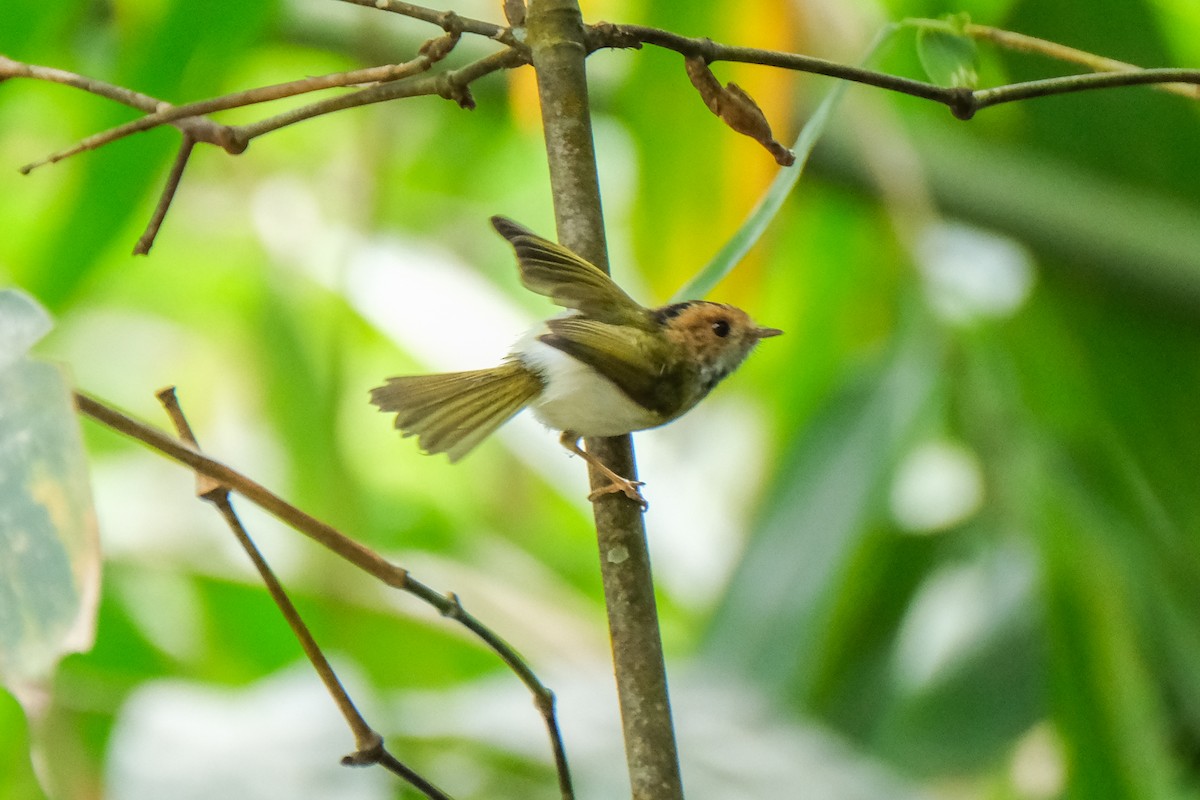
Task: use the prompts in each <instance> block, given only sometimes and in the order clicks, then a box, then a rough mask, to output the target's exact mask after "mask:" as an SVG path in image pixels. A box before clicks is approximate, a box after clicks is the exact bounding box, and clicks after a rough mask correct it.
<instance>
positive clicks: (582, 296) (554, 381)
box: [371, 217, 782, 509]
mask: <svg viewBox="0 0 1200 800" xmlns="http://www.w3.org/2000/svg"><path fill="white" fill-rule="evenodd" d="M492 225H493V226H494V227H495V228H496V230H497V231H498V232H499V233H500V235H501V236H503V237H504V238H505V239H507V240H508V241H509V243H511V244H512V246H513V249H514V250H516V254H517V265H518V267H519V268H520V271H521V283H522V284H523V285H524V286H525V288H527V289H529V290H530V291H532V292H536V293H538V294H540V295H545V296H546V297H549V298H550V299H551V300H553V301H554V302H555V303H556V304H557V305H560V306H562V307H563V308H568V309H573V310H572V311H570V312H568V313H567V314H565V315H563V316H559V317H554V318H552V319H549V320H547V321H546V322H545V323H543V324H542V325H540V326H538V327H537V328H535V329H534V330H532V331H530V332H529V333H527V334H525V335H524V336H523V337H522V338H521V339H520V340H518V341H517V343H516V345H515V346H514V347H513V349H512V352H510V353H509V354H508V356H507V357H506V358H505V359H504V362H503V363H501V364H500V365H499V366H497V367H492V368H491V369H480V370H472V371H469V372H449V373H443V374H439V375H405V376H400V377H396V378H388V379H387V383H386V384H385V385H383V386H379V387H376V388H375V389H372V390H371V402H372V403H374V404H375V405H377V406H378V407H379V409H380V410H381V411H389V412H390V411H394V412H396V427H397V428H398V429H399V430H400V431H401V432H402V433H403V434H404V435H405V436H416V437H417V439H418V442H419V443H420V446H421V449H422V451H424V452H426V453H446V454H447V455H448V456H449V457H450V460H451V461H457V460H458V459H460V458H462V457H463V456H464V455H466V454H467V453H468V452H469V451H470V450H471V449H472V448H473V447H475V445H477V444H479V443H480V442H481V441H482V440H483V439H484V438H485V437H486V436H488V434H490V433H492V431H494V430H496V428H498V427H500V426H501V425H503V424H504V423H505V422H507V421H508V420H509V419H510V418H511V417H512V416H513V415H515V414H516V413H517V412H518V411H520V410H521V409H523V408H525V407H526V406H529V407H531V408H532V409H533V414H534V416H535V417H536V418H537V419H538V420H539V421H541V422H542V423H543V424H544V425H546V426H547V427H548V428H552V429H554V430H557V431H561V432H562V437H561V439H560V441H561V443H562V445H563V447H565V448H567V449H568V450H570V451H571V452H573V453H575V454H577V455H579V456H581V457H582V458H584V459H585V460H587V461H588V462H589V463H591V464H593V465H594V466H595V467H596V468H597V469H599V470H600V471H601V472H602V473H604V475H605V476H607V477H608V478H609V479H610V480H611V481H612V485H611V486H609V487H605V488H603V489H600V490H597V491H596V492H593V493H592V495H591V499H595V497H596V496H598V495H600V494H604V493H607V492H623V493H624V494H625V495H626V496H627V497H629V499H631V500H633V501H634V502H636V503H638V504H639V505H641V506H642V508H643V509H644V508H645V507H646V501H645V499H644V498H643V497H642V494H641V492H640V491H638V486H641V485H643V484H642V483H641V482H640V481H631V480H629V479H627V478H624V477H622V476H620V475H618V474H617V473H616V472H614V471H613V470H611V469H609V468H608V467H607V466H606V465H604V464H603V463H601V462H600V461H599V459H597V458H595V457H594V456H592V455H590V454H589V453H588V452H587V451H585V450H583V449H581V448H580V447H579V440H580V438H582V437H585V436H620V435H623V434H626V433H631V432H633V431H640V430H645V429H647V428H655V427H658V426H659V425H663V424H665V423H667V422H670V421H671V420H673V419H676V418H677V417H679V416H681V415H682V414H684V413H685V412H687V411H689V410H690V409H691V408H692V407H693V406H695V405H696V403H698V402H700V401H701V400H702V399H704V396H705V395H707V394H708V393H709V391H711V390H712V388H713V387H714V386H716V385H717V384H718V383H719V382H720V381H721V379H722V378H724V377H725V376H726V375H728V374H729V373H731V372H733V370H734V369H736V368H737V366H738V365H739V364H741V363H742V360H743V359H745V358H746V356H747V355H748V354H749V353H750V351H751V350H752V349H753V348H754V346H755V345H756V344H758V340H759V339H765V338H767V337H768V336H778V335H779V334H780V333H782V331H780V330H777V329H775V328H763V327H760V326H758V325H756V324H754V322H753V321H752V320H751V319H750V317H749V316H748V315H747V314H746V312H744V311H742V310H741V309H738V308H734V307H733V306H727V305H723V304H721V303H710V302H707V301H704V300H690V301H687V302H683V303H672V304H671V305H667V306H662V307H660V308H646V307H644V306H642V305H640V304H639V303H637V302H636V301H635V300H633V298H631V297H630V296H629V295H627V294H625V292H624V291H622V290H621V288H620V287H619V286H617V284H616V283H614V282H613V280H612V278H610V277H609V276H608V275H607V274H605V272H604V271H603V270H601V269H600V268H598V267H596V266H595V265H593V264H591V263H589V262H588V261H585V260H584V259H582V258H580V257H579V256H577V255H575V254H574V253H572V252H571V251H570V250H568V249H567V248H565V247H562V246H560V245H557V244H555V243H554V242H551V241H547V240H546V239H543V238H542V237H540V236H538V235H537V234H535V233H533V232H532V231H530V230H529V229H527V228H525V227H523V226H521V225H518V224H517V223H515V222H513V221H512V220H510V219H506V218H505V217H492Z"/></svg>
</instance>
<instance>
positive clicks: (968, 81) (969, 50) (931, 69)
mask: <svg viewBox="0 0 1200 800" xmlns="http://www.w3.org/2000/svg"><path fill="white" fill-rule="evenodd" d="M957 27H959V26H956V25H954V24H953V23H950V24H946V25H936V26H935V25H930V24H925V25H922V26H921V27H920V28H919V29H918V30H917V56H918V57H919V58H920V59H921V66H922V67H924V68H925V74H927V75H928V76H929V79H930V80H931V81H933V82H934V83H936V84H938V85H940V86H965V87H967V88H968V89H973V88H975V86H976V85H977V84H978V83H979V51H978V50H977V49H976V47H975V40H974V39H972V38H970V37H969V36H964V35H963V34H962V33H961V32H959V31H958V30H957V29H956V28H957Z"/></svg>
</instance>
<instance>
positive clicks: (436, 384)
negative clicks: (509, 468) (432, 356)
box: [371, 361, 543, 461]
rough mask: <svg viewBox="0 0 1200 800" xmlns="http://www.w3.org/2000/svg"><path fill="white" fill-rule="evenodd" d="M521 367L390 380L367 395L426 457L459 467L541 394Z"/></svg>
mask: <svg viewBox="0 0 1200 800" xmlns="http://www.w3.org/2000/svg"><path fill="white" fill-rule="evenodd" d="M542 388H543V385H542V381H541V379H540V378H539V377H538V376H537V375H535V374H534V373H533V372H530V371H529V370H528V369H526V368H525V367H524V366H522V365H521V364H519V363H516V362H513V361H508V362H505V363H504V364H501V365H500V366H498V367H494V368H492V369H480V370H473V371H470V372H448V373H443V374H440V375H407V376H401V377H398V378H388V381H387V384H385V385H384V386H378V387H376V388H374V389H372V390H371V402H372V403H374V404H375V405H376V406H378V407H379V410H380V411H395V412H396V428H397V429H399V430H400V431H401V432H402V433H403V434H404V435H405V436H416V437H417V441H418V442H419V444H420V446H421V450H422V451H424V452H426V453H446V454H447V455H448V456H449V457H450V460H451V461H458V460H459V459H460V458H462V457H463V456H465V455H466V454H467V453H468V452H470V451H471V450H472V449H473V448H474V447H475V446H476V445H477V444H479V443H480V442H481V441H483V440H484V439H485V438H487V436H488V435H489V434H491V433H492V432H493V431H495V430H496V429H497V428H499V427H500V426H501V425H503V424H504V423H505V422H507V421H508V420H509V419H510V418H512V416H513V415H515V414H516V413H517V412H518V411H520V410H521V409H522V408H524V407H525V406H526V405H528V404H529V401H530V400H532V399H533V398H535V397H537V395H538V394H539V393H540V392H541V391H542Z"/></svg>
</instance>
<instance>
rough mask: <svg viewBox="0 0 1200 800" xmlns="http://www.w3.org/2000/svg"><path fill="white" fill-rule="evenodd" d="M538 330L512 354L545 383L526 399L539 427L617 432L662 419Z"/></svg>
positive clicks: (593, 433)
mask: <svg viewBox="0 0 1200 800" xmlns="http://www.w3.org/2000/svg"><path fill="white" fill-rule="evenodd" d="M542 333H545V329H544V328H541V329H536V330H533V331H530V332H529V333H528V334H526V335H525V336H524V337H522V338H521V340H520V341H518V342H517V344H516V346H515V347H514V348H513V352H512V356H513V357H514V358H516V359H518V360H519V361H520V362H521V363H523V364H524V365H525V366H527V367H529V369H531V370H533V371H534V372H536V373H537V374H538V375H539V376H541V378H542V380H543V381H545V383H546V388H545V390H544V391H543V392H542V394H541V395H540V396H539V397H538V398H537V399H535V400H534V401H533V402H532V403H530V408H531V409H532V410H533V415H534V416H535V417H537V419H538V421H539V422H541V423H542V424H543V425H545V426H546V427H548V428H553V429H554V430H556V431H574V432H575V433H578V434H580V435H581V436H620V435H621V434H625V433H630V432H631V431H640V430H644V429H646V428H653V427H655V426H657V425H659V424H660V423H661V422H662V420H661V419H660V418H659V417H657V416H656V415H655V414H653V413H651V412H650V411H648V410H647V409H646V408H645V407H643V406H641V405H639V404H638V403H636V402H634V401H633V400H631V399H629V396H628V395H626V394H625V393H624V392H622V391H621V390H620V389H618V388H617V386H616V384H614V383H613V382H612V381H610V380H608V379H607V378H605V377H603V376H601V375H600V374H599V373H598V372H596V371H595V370H594V369H592V368H591V367H589V366H587V365H586V364H584V363H583V362H582V361H578V360H576V359H574V358H572V357H571V356H569V355H567V354H566V353H564V352H563V351H561V350H559V349H557V348H554V347H551V346H550V345H548V344H546V343H545V342H541V341H538V338H537V337H538V336H539V335H541V334H542Z"/></svg>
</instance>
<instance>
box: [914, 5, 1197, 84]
mask: <svg viewBox="0 0 1200 800" xmlns="http://www.w3.org/2000/svg"><path fill="white" fill-rule="evenodd" d="M917 21H918V22H919V20H917ZM963 33H965V34H966V35H968V36H971V37H973V38H975V39H986V40H987V41H989V42H992V43H993V44H997V45H999V46H1001V47H1004V48H1007V49H1009V50H1012V51H1014V52H1018V53H1032V54H1035V55H1041V56H1046V57H1047V58H1053V59H1056V60H1058V61H1065V62H1067V63H1069V64H1078V65H1080V66H1083V67H1087V68H1088V69H1090V70H1092V71H1094V72H1138V71H1140V70H1142V69H1143V68H1142V67H1139V66H1138V65H1137V64H1129V63H1127V62H1125V61H1118V60H1116V59H1115V58H1105V57H1104V56H1100V55H1096V54H1095V53H1089V52H1088V51H1086V50H1079V49H1076V48H1074V47H1068V46H1067V45H1065V44H1059V43H1058V42H1051V41H1049V40H1048V39H1039V38H1038V37H1036V36H1029V35H1027V34H1024V33H1017V32H1015V31H1006V30H1004V29H1002V28H993V27H992V26H991V25H977V24H975V23H972V22H969V23H967V24H966V25H964V26H963ZM1154 88H1155V89H1159V90H1161V91H1164V92H1171V93H1172V94H1178V95H1182V96H1183V97H1188V98H1191V99H1192V100H1195V99H1197V98H1200V85H1196V84H1194V83H1182V84H1180V83H1163V84H1157V85H1155V86H1154Z"/></svg>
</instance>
